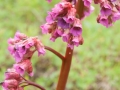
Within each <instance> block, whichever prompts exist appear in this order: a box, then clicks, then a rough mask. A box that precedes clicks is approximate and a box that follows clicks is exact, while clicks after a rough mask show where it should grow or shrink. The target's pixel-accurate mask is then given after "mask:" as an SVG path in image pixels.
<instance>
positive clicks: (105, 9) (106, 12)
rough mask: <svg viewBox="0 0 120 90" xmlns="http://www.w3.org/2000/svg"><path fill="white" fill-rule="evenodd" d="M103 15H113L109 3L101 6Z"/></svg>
mask: <svg viewBox="0 0 120 90" xmlns="http://www.w3.org/2000/svg"><path fill="white" fill-rule="evenodd" d="M100 12H101V14H102V15H106V16H108V15H110V14H112V7H111V5H110V4H108V3H107V2H104V3H103V4H101V10H100Z"/></svg>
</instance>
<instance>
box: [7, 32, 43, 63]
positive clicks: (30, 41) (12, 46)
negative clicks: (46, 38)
mask: <svg viewBox="0 0 120 90" xmlns="http://www.w3.org/2000/svg"><path fill="white" fill-rule="evenodd" d="M8 44H9V46H8V50H9V52H10V54H11V55H12V56H13V57H14V58H15V60H16V62H20V61H21V60H24V59H30V58H31V57H32V55H33V53H34V52H35V51H36V50H37V51H38V54H39V55H40V54H45V49H44V46H43V44H42V43H41V41H40V40H39V39H38V38H37V37H30V38H28V37H27V36H26V35H24V34H22V33H18V32H17V33H16V34H15V37H14V38H13V39H11V38H10V39H9V40H8ZM38 48H39V49H38ZM40 49H41V50H40Z"/></svg>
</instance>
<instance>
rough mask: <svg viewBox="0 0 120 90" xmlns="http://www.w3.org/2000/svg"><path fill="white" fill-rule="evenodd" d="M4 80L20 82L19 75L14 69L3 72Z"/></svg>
mask: <svg viewBox="0 0 120 90" xmlns="http://www.w3.org/2000/svg"><path fill="white" fill-rule="evenodd" d="M5 79H6V80H8V79H15V80H17V81H21V80H22V79H21V76H20V74H19V73H17V72H16V70H15V69H14V68H12V69H8V70H7V72H5Z"/></svg>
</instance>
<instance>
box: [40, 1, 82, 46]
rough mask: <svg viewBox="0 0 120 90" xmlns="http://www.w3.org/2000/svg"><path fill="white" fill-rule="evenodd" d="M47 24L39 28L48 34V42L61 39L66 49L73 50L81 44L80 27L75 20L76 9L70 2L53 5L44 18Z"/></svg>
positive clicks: (78, 22)
mask: <svg viewBox="0 0 120 90" xmlns="http://www.w3.org/2000/svg"><path fill="white" fill-rule="evenodd" d="M46 21H47V23H45V24H44V25H42V26H41V29H42V32H43V33H44V34H47V33H50V34H51V38H50V40H52V41H55V40H56V39H57V38H58V37H62V39H63V41H64V42H67V43H68V47H70V48H73V47H74V46H78V45H80V44H82V43H83V38H82V35H81V34H82V25H81V23H80V20H79V19H78V18H76V9H75V7H74V5H72V4H71V3H70V2H67V1H62V2H60V3H58V4H56V5H55V7H54V8H53V9H52V11H51V12H49V13H48V16H47V18H46Z"/></svg>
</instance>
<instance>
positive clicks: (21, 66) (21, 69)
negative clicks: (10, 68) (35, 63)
mask: <svg viewBox="0 0 120 90" xmlns="http://www.w3.org/2000/svg"><path fill="white" fill-rule="evenodd" d="M14 68H15V70H16V72H18V73H19V74H20V75H23V74H24V73H25V72H27V73H28V74H29V75H30V76H33V68H32V63H31V61H30V60H23V61H21V62H19V63H16V64H14Z"/></svg>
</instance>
